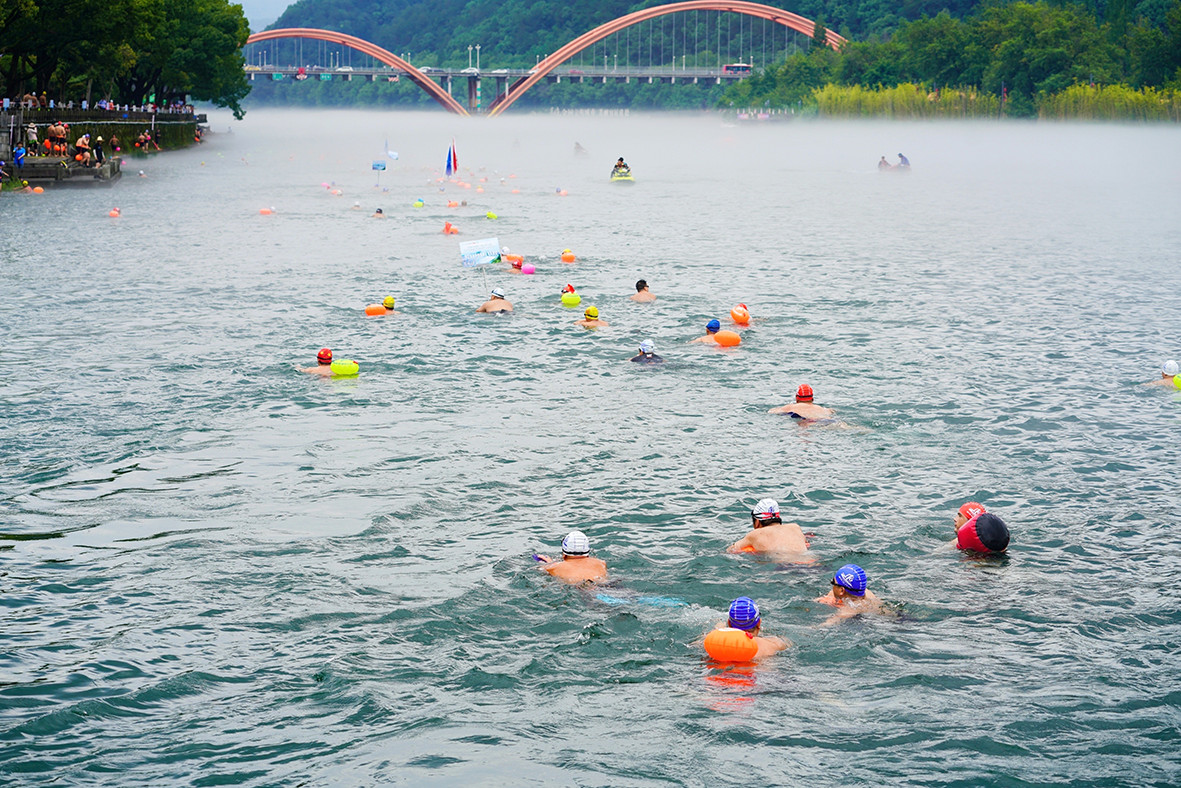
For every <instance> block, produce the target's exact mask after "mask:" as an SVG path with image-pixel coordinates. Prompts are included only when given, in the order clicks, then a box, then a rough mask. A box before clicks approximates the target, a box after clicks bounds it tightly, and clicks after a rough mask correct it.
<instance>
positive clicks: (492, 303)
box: [476, 287, 513, 315]
mask: <svg viewBox="0 0 1181 788" xmlns="http://www.w3.org/2000/svg"><path fill="white" fill-rule="evenodd" d="M476 311H477V312H487V313H488V314H490V315H499V314H503V313H505V312H511V311H513V305H512V302H511V301H509V300H508V299H507V298H505V297H504V291H503V290H501V289H500V288H499V287H494V288H492V295H491V296H489V297H488V300H487V301H485V302H484V303H482V304H480V306H479V308H478V309H476Z"/></svg>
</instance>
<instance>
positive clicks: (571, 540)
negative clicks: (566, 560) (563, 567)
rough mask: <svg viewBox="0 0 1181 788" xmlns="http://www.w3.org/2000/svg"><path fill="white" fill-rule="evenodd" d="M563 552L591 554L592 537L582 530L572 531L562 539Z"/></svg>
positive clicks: (566, 553)
mask: <svg viewBox="0 0 1181 788" xmlns="http://www.w3.org/2000/svg"><path fill="white" fill-rule="evenodd" d="M562 552H563V553H564V554H565V555H590V539H587V538H586V534H584V533H583V532H582V531H571V532H570V533H568V534H566V538H565V539H563V540H562Z"/></svg>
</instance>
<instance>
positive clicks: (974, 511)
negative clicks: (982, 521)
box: [960, 501, 984, 520]
mask: <svg viewBox="0 0 1181 788" xmlns="http://www.w3.org/2000/svg"><path fill="white" fill-rule="evenodd" d="M960 514H961V515H963V516H964V519H966V520H971V519H972V518H973V517H976V516H978V515H981V514H984V504H980V503H976V502H975V501H968V502H967V503H966V504H964V505H963V506H961V507H960Z"/></svg>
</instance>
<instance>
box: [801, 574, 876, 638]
mask: <svg viewBox="0 0 1181 788" xmlns="http://www.w3.org/2000/svg"><path fill="white" fill-rule="evenodd" d="M831 582H832V590H831V591H829V592H828V593H827V594H825V595H824V596H822V597H817V598H816V601H817V602H820V603H822V604H825V605H831V606H832V607H835V608H836V609H837V612H836V613H835V614H833V615H832V616H830V617H829V618H828V620H827V621H825V622H824V624H825V626H828V625H829V624H835V623H836V622H837V621H839V620H841V619H843V618H853V617H854V616H859V615H861V614H862V613H881V612H882V600H880V599H878V596H877V594H875V593H874V592H872V591H870V590H869V588H868V587H867V586H868V585H869V576H868V575H866V574H865V570H864V569H862V568H861V567H859V566H857V564H845V565H844V566H842V567H841V568H840V569H838V570H837V571H836V574H834V575H833V576H832V581H831Z"/></svg>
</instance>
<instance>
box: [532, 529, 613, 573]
mask: <svg viewBox="0 0 1181 788" xmlns="http://www.w3.org/2000/svg"><path fill="white" fill-rule="evenodd" d="M590 551H591V548H590V540H589V539H587V537H586V534H584V533H583V532H582V531H571V532H570V533H568V534H566V538H565V539H563V540H562V560H561V561H554V560H553V559H551V558H550V557H549V556H544V555H537V554H536V553H535V554H534V555H533V557H534V558H535V559H536V560H538V561H540V562H541V563H542V566H541V567H540V568H541V571H543V572H547V573H549V574H550V575H551V576H552V577H556V578H558V579H559V580H561V581H562V582H563V583H569V584H571V585H580V584H582V583H601V582H602V581H604V580H606V579H607V564H606V563H605V562H603V561H602V560H600V559H598V558H591V554H590Z"/></svg>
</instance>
